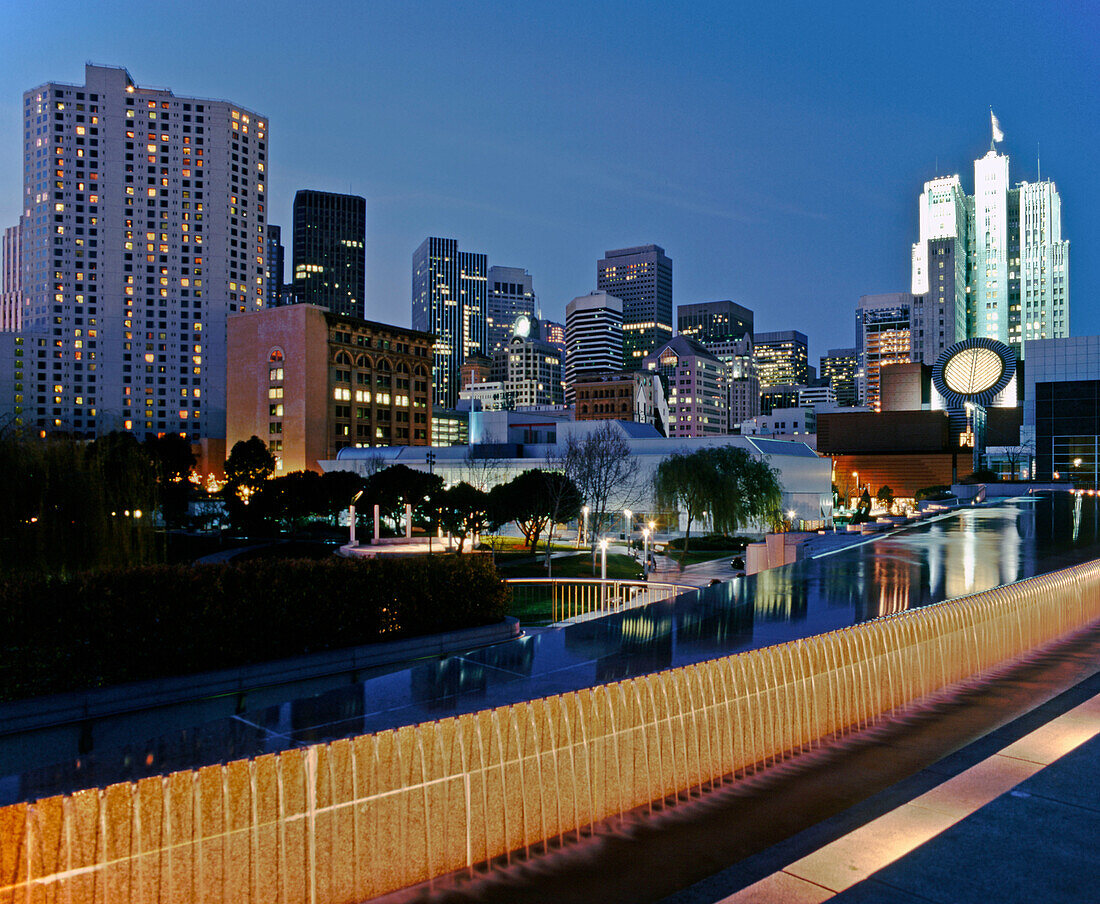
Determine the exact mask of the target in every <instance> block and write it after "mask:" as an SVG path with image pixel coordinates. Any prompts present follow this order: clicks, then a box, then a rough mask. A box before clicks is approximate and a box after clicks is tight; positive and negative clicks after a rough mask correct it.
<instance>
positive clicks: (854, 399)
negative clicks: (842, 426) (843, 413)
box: [821, 348, 859, 406]
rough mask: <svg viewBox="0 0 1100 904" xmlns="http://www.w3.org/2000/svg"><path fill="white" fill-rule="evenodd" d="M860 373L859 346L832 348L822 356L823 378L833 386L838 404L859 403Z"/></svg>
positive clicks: (850, 404) (849, 404) (851, 404)
mask: <svg viewBox="0 0 1100 904" xmlns="http://www.w3.org/2000/svg"><path fill="white" fill-rule="evenodd" d="M858 374H859V349H858V348H831V349H829V351H828V353H827V354H824V355H822V356H821V379H822V380H827V381H828V385H829V386H830V387H832V389H833V393H834V394H835V396H836V403H837V404H838V405H844V406H853V405H858V404H859V385H858Z"/></svg>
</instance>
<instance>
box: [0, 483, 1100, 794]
mask: <svg viewBox="0 0 1100 904" xmlns="http://www.w3.org/2000/svg"><path fill="white" fill-rule="evenodd" d="M1098 506H1100V499H1098V497H1095V496H1092V497H1090V496H1084V497H1079V496H1073V495H1071V494H1069V493H1059V494H1055V496H1054V498H1053V499H1052V498H1049V497H1047V498H1038V497H1034V498H1029V499H1026V500H1015V501H1012V502H1006V503H1003V504H1000V505H995V506H988V507H983V508H975V509H965V510H962V511H959V512H957V513H954V514H952V515H950V516H947V517H945V518H943V519H941V520H938V521H935V522H931V523H926V524H922V525H919V526H916V527H914V528H911V529H909V530H906V531H903V532H901V533H899V534H896V535H893V536H890V537H881V538H875V539H873V540H871V541H869V542H866V543H863V544H861V545H858V546H855V547H851V548H848V549H845V550H843V551H840V552H837V553H835V554H830V555H824V556H821V557H819V558H816V559H811V560H808V561H804V562H800V563H796V564H794V565H787V566H783V567H781V568H776V569H772V570H770V571H766V572H762V573H761V574H758V575H753V576H750V577H748V578H737V579H735V580H733V581H730V582H727V583H724V584H720V585H716V586H714V587H710V588H707V589H704V590H701V591H699V592H698V593H691V594H686V595H684V596H682V597H680V598H678V599H677V600H675V601H665V602H662V603H655V604H652V605H650V606H647V607H642V608H638V609H632V610H628V611H626V612H620V613H616V614H613V615H609V616H606V617H603V618H597V619H592V620H589V621H585V622H580V623H578V624H575V625H572V626H569V627H565V628H560V629H550V630H547V631H544V632H540V633H537V634H534V635H531V636H524V637H521V638H519V639H517V640H514V641H509V642H507V643H504V644H498V645H495V646H492V647H487V648H483V649H480V650H475V651H472V652H470V653H467V654H465V655H461V656H448V657H443V658H431V659H428V660H425V661H422V662H419V663H417V664H415V665H413V666H412V667H410V668H407V669H402V670H398V671H395V672H392V673H390V674H384V675H377V676H374V677H371V678H368V679H366V680H352V679H351V676H349V677H348V679H347V681H348V683H347V684H346V685H345V686H343V687H339V688H337V689H332V690H326V691H325V692H324V693H319V692H318V691H317V689H316V685H307V684H301V685H292V686H288V687H286V688H278V689H265V690H264V691H262V692H259V691H258V692H255V694H253V693H252V692H250V697H251V698H253V699H265V700H269V701H270V700H271V699H272V698H273V695H277V694H283V695H285V697H284V699H283V702H279V703H275V704H274V705H270V706H258V707H256V708H255V709H252V710H249V711H245V712H242V713H239V714H238V715H236V716H233V717H232V718H222V717H221V716H222V715H223V714H225V713H226V712H229V713H231V712H233V708H232V705H231V702H230V703H228V704H227V702H226V701H225V700H224V698H223V699H219V700H215V699H213V698H212V699H211V700H208V701H196V702H195V703H194V704H188V705H187V706H181V707H177V708H174V709H165V710H163V711H161V710H157V711H153V712H144V713H134V714H130V715H127V716H122V717H118V718H117V719H111V720H103V722H102V724H101V723H96V725H95V726H87V727H86V729H87V731H88V734H89V737H91V736H94V737H95V739H96V744H95V746H94V749H93V750H92V752H91V753H80V752H79V751H81V750H87V749H88V747H89V746H90V745H89V744H88V743H86V742H85V737H84V731H85V727H81V726H72V727H71V728H66V729H58V730H51V733H48V734H47V733H42V734H41V735H34V736H13V737H7V738H2V737H0V805H2V804H5V803H10V802H12V801H15V800H29V799H34V798H37V797H44V796H47V795H51V794H57V793H63V792H68V791H72V790H76V789H78V788H84V787H94V786H103V785H105V784H108V783H110V782H117V781H124V780H133V779H136V778H141V777H143V776H145V775H156V774H161V773H164V772H170V771H173V770H180V769H188V768H193V767H195V766H198V765H204V764H208V763H216V762H225V761H227V760H233V759H241V758H245V757H251V756H256V755H258V754H261V753H269V752H276V751H279V750H284V749H286V748H288V747H292V746H295V745H301V744H308V743H316V742H321V741H326V740H332V739H336V738H341V737H349V736H352V735H356V734H362V733H366V732H372V731H380V730H382V729H386V728H393V727H397V726H400V725H407V724H412V723H415V722H421V721H425V720H428V719H440V718H444V717H446V716H450V715H454V714H459V713H463V712H472V711H475V710H478V709H484V708H490V707H495V706H503V705H506V704H508V703H513V702H516V701H518V700H524V699H530V698H532V697H539V696H546V695H550V694H556V693H561V692H564V691H569V690H576V689H578V688H583V687H590V686H592V685H594V684H599V683H603V682H608V681H615V680H621V679H624V678H630V677H633V676H636V675H643V674H646V673H649V672H653V671H658V670H661V669H666V668H670V667H673V666H679V665H686V664H689V663H692V662H699V661H702V660H706V659H713V658H715V657H718V656H722V655H726V654H729V653H733V652H737V651H740V650H745V649H750V648H753V647H759V646H765V645H769V644H773V643H781V642H783V641H787V640H791V639H794V638H798V637H806V636H809V635H812V634H818V633H822V632H825V631H832V630H837V629H839V628H843V627H845V626H847V625H851V624H854V623H857V622H860V621H864V620H867V619H871V618H878V617H881V616H884V615H890V614H893V613H896V612H901V611H904V610H906V609H912V608H914V607H917V606H924V605H928V604H929V603H933V602H939V601H941V600H944V599H949V598H952V597H956V596H962V595H965V594H967V593H974V592H976V591H981V590H986V589H988V588H991V587H995V586H998V585H1000V584H1005V583H1010V582H1012V581H1017V580H1020V579H1022V578H1026V577H1029V576H1031V575H1034V574H1038V573H1041V572H1044V571H1052V570H1055V569H1057V568H1063V567H1066V566H1068V565H1071V564H1073V563H1075V562H1079V561H1084V560H1087V559H1091V558H1096V557H1097V556H1098V555H1100V548H1098V537H1100V533H1098V532H1100V513H1098V512H1100V509H1098ZM330 685H331V682H330ZM274 699H278V697H277V696H275V697H274ZM244 703H246V700H245V698H241V699H240V700H239V701H238V708H241V707H242V704H244ZM227 706H228V710H227ZM211 712H216V713H217V716H211V715H206V716H205V719H204V718H203V714H204V713H211ZM188 720H190V721H188ZM50 759H52V760H53V762H49V761H48V760H50Z"/></svg>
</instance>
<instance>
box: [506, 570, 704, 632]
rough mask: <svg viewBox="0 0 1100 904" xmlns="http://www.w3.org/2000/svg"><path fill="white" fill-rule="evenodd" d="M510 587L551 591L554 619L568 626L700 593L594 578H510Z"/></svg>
mask: <svg viewBox="0 0 1100 904" xmlns="http://www.w3.org/2000/svg"><path fill="white" fill-rule="evenodd" d="M505 583H507V584H508V586H509V587H511V588H513V590H515V589H519V588H522V587H527V588H531V590H533V591H534V590H537V589H541V588H548V589H549V597H550V598H549V600H548V602H549V603H550V611H551V618H552V621H553V623H554V624H568V623H573V622H576V621H580V620H584V619H588V618H597V617H599V616H601V615H605V614H607V613H609V612H619V611H622V610H624V609H633V608H636V607H638V606H647V605H649V604H650V603H658V602H661V601H663V600H667V599H671V598H672V597H675V596H679V595H680V594H681V593H689V592H691V591H694V590H698V589H699V588H698V587H691V586H687V585H684V584H670V583H665V582H663V581H634V580H611V579H608V580H601V579H594V578H508V579H507V580H506V582H505Z"/></svg>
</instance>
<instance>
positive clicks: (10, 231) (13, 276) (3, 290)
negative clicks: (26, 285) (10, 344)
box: [0, 226, 23, 333]
mask: <svg viewBox="0 0 1100 904" xmlns="http://www.w3.org/2000/svg"><path fill="white" fill-rule="evenodd" d="M22 235H23V232H22V229H21V228H20V227H19V226H9V227H8V228H7V229H5V230H4V237H3V242H2V244H0V256H2V258H3V269H2V271H0V272H2V275H3V282H0V333H15V332H18V331H19V330H20V329H22V327H23V293H22V286H23V276H22V272H21V270H20V267H21V266H22V264H21V262H20V257H21V253H22V244H23V243H22Z"/></svg>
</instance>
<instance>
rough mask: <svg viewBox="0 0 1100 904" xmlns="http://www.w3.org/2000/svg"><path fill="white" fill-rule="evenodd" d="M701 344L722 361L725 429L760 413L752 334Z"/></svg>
mask: <svg viewBox="0 0 1100 904" xmlns="http://www.w3.org/2000/svg"><path fill="white" fill-rule="evenodd" d="M681 310H683V308H681ZM702 345H703V346H704V347H705V348H706V350H707V351H709V352H710V353H711V354H712V355H714V357H716V358H717V359H718V360H719V361H721V362H722V365H723V372H722V386H723V389H724V391H725V396H726V410H727V416H728V418H727V429H729V430H732V429H733V428H734V427H735V426H736V425H737V424H740V423H741V422H742V421H747V420H749V419H750V418H754V417H756V416H757V415H758V414H759V413H760V379H759V377H757V375H756V361H755V360H754V358H753V344H752V336H751V335H750V334H745V335H743V336H742V337H741V338H740V339H720V340H715V339H712V340H710V341H707V342H703V343H702Z"/></svg>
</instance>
